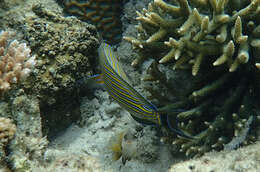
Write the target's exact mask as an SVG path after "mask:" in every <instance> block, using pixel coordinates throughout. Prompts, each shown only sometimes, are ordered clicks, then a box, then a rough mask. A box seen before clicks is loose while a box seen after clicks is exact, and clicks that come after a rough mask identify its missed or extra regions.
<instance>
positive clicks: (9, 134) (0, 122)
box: [0, 117, 16, 146]
mask: <svg viewBox="0 0 260 172" xmlns="http://www.w3.org/2000/svg"><path fill="white" fill-rule="evenodd" d="M15 131H16V126H15V125H14V124H13V123H12V121H11V120H10V119H9V118H3V117H0V146H1V144H5V143H7V142H8V141H9V140H11V139H12V138H13V137H14V134H15Z"/></svg>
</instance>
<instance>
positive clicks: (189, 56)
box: [124, 0, 260, 156]
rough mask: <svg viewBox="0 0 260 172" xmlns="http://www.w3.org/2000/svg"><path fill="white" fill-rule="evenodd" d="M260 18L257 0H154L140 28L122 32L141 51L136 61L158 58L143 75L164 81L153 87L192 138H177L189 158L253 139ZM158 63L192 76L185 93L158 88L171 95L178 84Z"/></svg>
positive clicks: (141, 13)
mask: <svg viewBox="0 0 260 172" xmlns="http://www.w3.org/2000/svg"><path fill="white" fill-rule="evenodd" d="M259 16H260V1H259V0H252V1H233V0H208V1H194V0H190V1H188V0H173V1H163V0H154V1H152V2H150V3H149V4H148V7H147V8H144V9H143V10H142V11H137V18H136V20H137V21H138V24H137V25H136V29H137V32H138V33H137V35H136V36H135V37H133V36H125V37H124V39H125V40H127V41H128V42H130V43H131V44H132V46H133V48H134V49H135V50H136V52H138V53H139V56H138V57H137V58H136V59H135V60H134V61H133V62H132V65H133V66H137V65H138V64H140V63H142V62H143V61H145V60H146V59H148V58H153V59H155V61H154V62H153V63H152V64H151V65H150V67H149V69H148V70H147V75H146V76H145V77H144V80H146V81H147V82H152V83H157V85H159V86H158V87H157V88H156V87H150V88H149V89H148V90H149V91H150V92H151V94H152V96H153V98H157V99H159V102H161V104H159V105H158V106H161V108H159V111H160V112H161V113H162V114H164V113H165V114H167V115H168V119H169V120H168V121H169V123H168V125H169V126H171V127H178V128H180V129H182V130H183V131H184V132H187V133H189V134H191V135H193V136H194V137H195V139H193V140H187V139H184V138H177V139H173V142H172V143H173V144H175V145H177V147H178V148H177V150H179V151H181V152H185V153H186V155H187V156H194V155H201V154H203V153H204V152H208V151H210V150H212V149H215V150H221V149H223V148H224V146H225V145H226V144H228V145H229V146H230V147H231V149H234V148H236V147H238V146H240V145H242V144H248V143H251V142H253V141H255V140H256V134H255V132H256V131H257V125H259V119H260V116H259V112H258V111H259V91H258V90H259V69H258V68H259V63H258V61H259V57H258V56H259V44H258V42H259V41H258V40H259V34H258V32H259V24H260V23H259V20H258V19H259ZM161 64H163V65H164V66H165V68H168V70H175V71H176V72H177V73H178V71H180V70H182V71H183V70H184V71H188V72H189V73H191V76H193V78H194V79H191V80H189V82H188V83H190V85H191V87H190V89H189V90H188V91H187V90H185V92H184V93H182V96H179V95H178V92H182V88H178V91H177V92H176V94H175V100H173V99H171V98H168V97H167V96H165V95H167V94H164V95H163V94H162V93H161V94H160V88H164V87H166V88H167V89H168V92H169V93H171V92H172V90H174V89H175V87H176V86H174V85H171V84H170V81H169V80H170V79H169V78H174V76H166V73H164V71H162V70H160V68H161V67H160V66H161ZM169 64H173V65H169ZM177 75H178V74H177ZM179 75H180V74H179ZM188 78H189V77H188ZM188 78H187V79H188ZM182 82H187V81H186V80H183V81H182ZM158 93H159V94H158ZM168 95H169V94H168ZM167 98H168V99H169V101H168V102H167V101H165V99H167ZM169 102H171V103H169ZM180 109H181V111H182V112H180ZM176 119H177V121H176ZM229 146H226V147H229Z"/></svg>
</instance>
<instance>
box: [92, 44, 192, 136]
mask: <svg viewBox="0 0 260 172" xmlns="http://www.w3.org/2000/svg"><path fill="white" fill-rule="evenodd" d="M98 54H99V64H100V67H101V72H102V74H100V75H95V76H94V77H92V79H95V80H96V81H97V82H98V83H102V84H104V85H105V89H106V90H107V92H108V93H109V95H110V96H111V97H112V98H113V99H114V100H115V101H116V102H117V103H118V104H119V105H120V106H121V107H123V108H125V109H126V110H127V111H128V112H129V113H130V114H131V116H132V117H133V118H134V119H135V120H136V121H137V122H140V123H142V124H148V125H158V126H161V125H167V126H168V127H169V128H170V129H171V130H173V131H174V132H176V133H177V134H178V135H180V136H183V137H186V138H189V139H191V138H192V137H191V136H189V135H187V134H186V133H185V134H184V132H183V131H181V130H179V129H175V128H173V127H172V126H171V125H170V124H169V119H168V116H167V115H166V116H165V115H164V116H162V115H160V114H159V112H158V110H157V108H156V106H154V105H153V104H152V103H150V102H149V101H147V100H146V99H145V98H144V97H143V96H142V95H140V94H139V93H138V92H137V91H136V90H135V89H134V88H133V87H132V86H131V85H130V80H129V78H128V77H127V75H126V73H125V72H124V70H123V68H122V66H121V64H120V63H119V61H118V59H117V56H116V53H115V52H113V50H112V47H111V46H110V45H109V44H107V43H105V42H103V41H102V43H101V45H100V47H99V48H98ZM162 117H164V118H162Z"/></svg>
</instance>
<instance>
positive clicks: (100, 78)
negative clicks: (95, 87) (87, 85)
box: [88, 74, 104, 84]
mask: <svg viewBox="0 0 260 172" xmlns="http://www.w3.org/2000/svg"><path fill="white" fill-rule="evenodd" d="M88 80H93V81H95V82H96V83H97V84H104V79H103V74H96V75H93V76H90V77H89V78H88Z"/></svg>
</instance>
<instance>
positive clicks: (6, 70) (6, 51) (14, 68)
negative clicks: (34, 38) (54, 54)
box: [0, 31, 36, 93]
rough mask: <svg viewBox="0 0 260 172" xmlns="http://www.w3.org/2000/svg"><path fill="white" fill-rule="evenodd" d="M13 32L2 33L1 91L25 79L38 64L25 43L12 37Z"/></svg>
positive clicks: (0, 53) (0, 40)
mask: <svg viewBox="0 0 260 172" xmlns="http://www.w3.org/2000/svg"><path fill="white" fill-rule="evenodd" d="M11 35H12V34H11V33H10V32H8V31H2V32H1V33H0V57H1V59H0V92H1V93H2V92H4V91H7V90H9V89H10V88H11V84H13V83H17V82H18V81H19V80H22V79H25V78H26V77H27V76H28V75H29V74H30V72H31V69H32V68H33V67H34V65H35V64H36V60H35V56H31V49H30V48H29V47H27V45H26V44H25V43H19V42H18V41H17V40H13V41H10V40H11V39H12V37H11Z"/></svg>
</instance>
